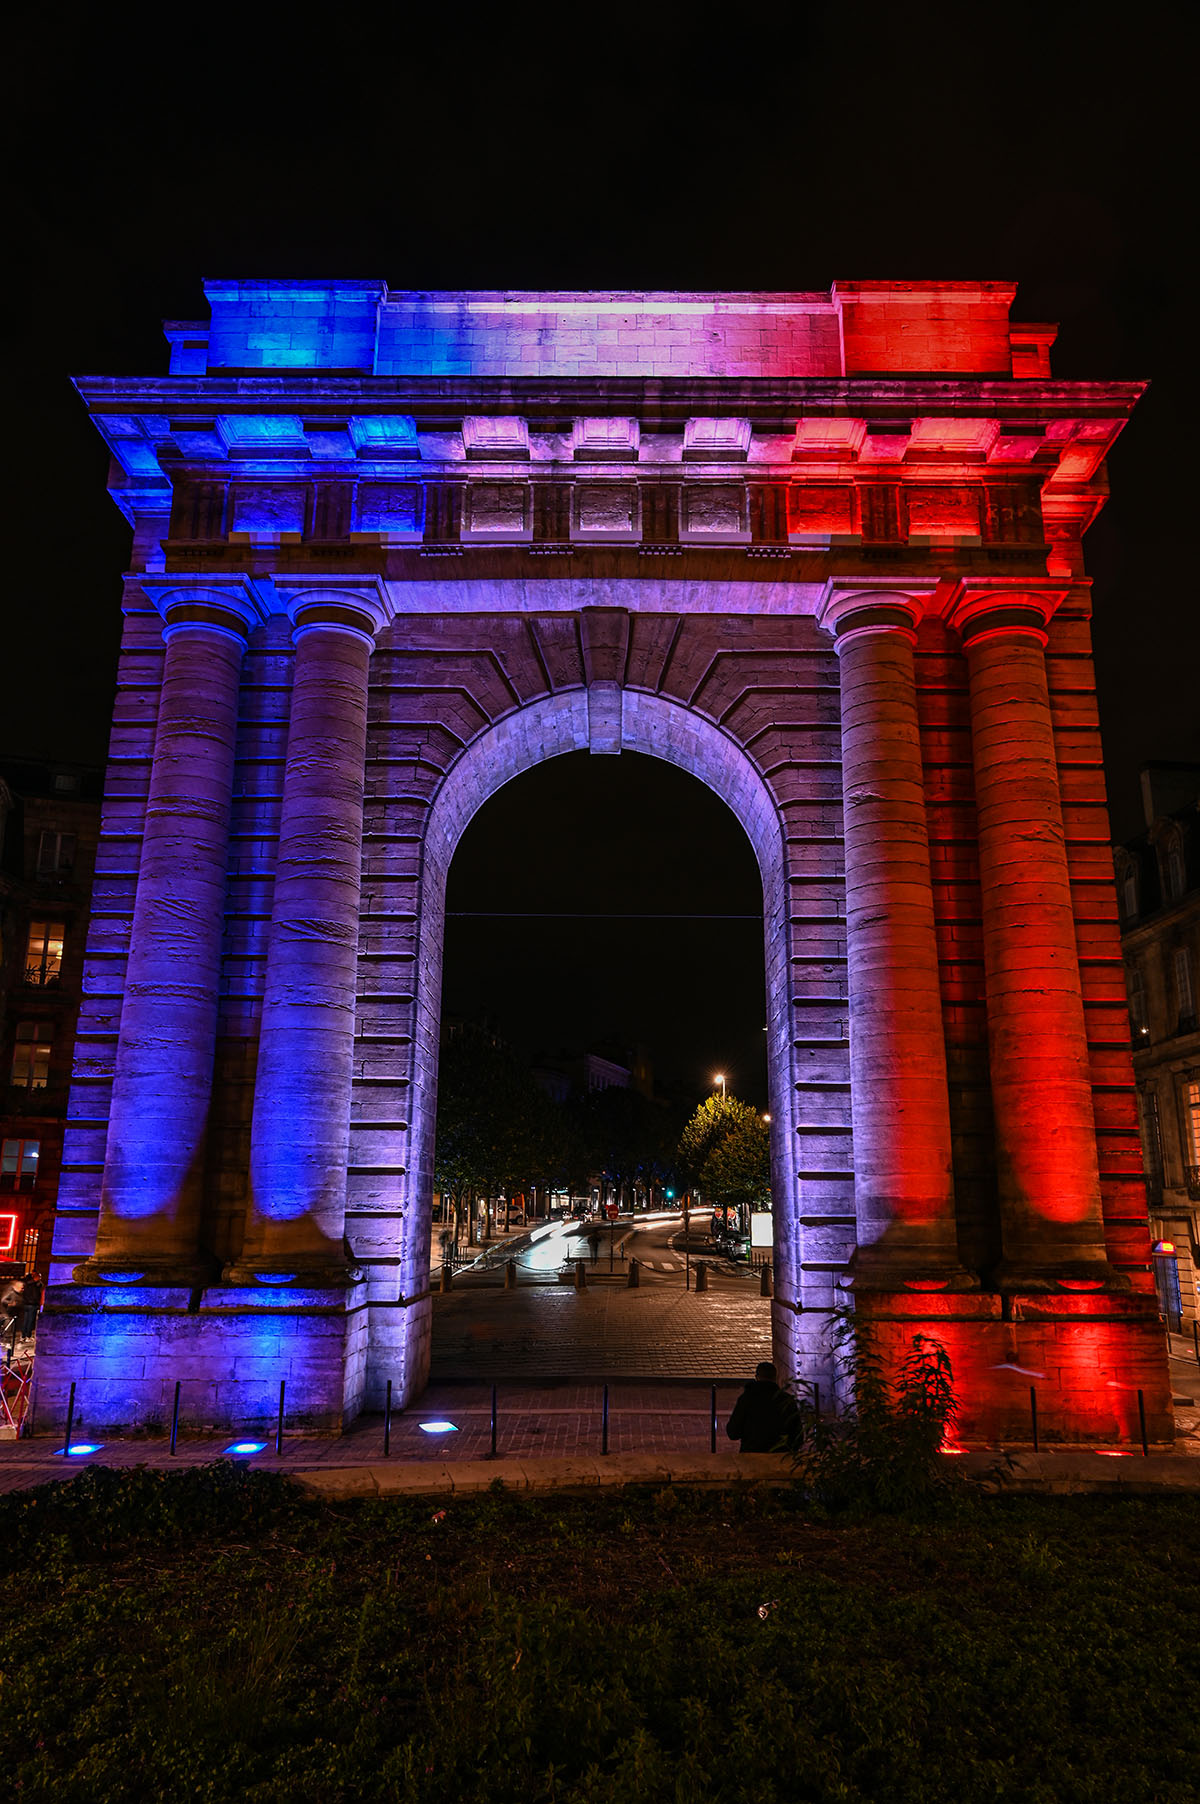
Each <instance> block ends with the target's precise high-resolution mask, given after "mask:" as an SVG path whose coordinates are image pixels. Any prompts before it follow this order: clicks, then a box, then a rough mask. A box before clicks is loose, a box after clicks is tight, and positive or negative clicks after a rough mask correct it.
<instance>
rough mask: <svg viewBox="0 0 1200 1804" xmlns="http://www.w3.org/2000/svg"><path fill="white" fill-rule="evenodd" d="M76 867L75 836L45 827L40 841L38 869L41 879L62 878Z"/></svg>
mask: <svg viewBox="0 0 1200 1804" xmlns="http://www.w3.org/2000/svg"><path fill="white" fill-rule="evenodd" d="M74 865H75V835H74V834H73V833H60V832H59V831H58V830H57V828H55V827H44V828H43V829H42V836H41V838H40V839H39V840H38V857H37V868H38V876H39V877H62V876H65V875H66V874H67V872H68V871H70V870H73V869H74Z"/></svg>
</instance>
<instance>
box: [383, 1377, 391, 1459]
mask: <svg viewBox="0 0 1200 1804" xmlns="http://www.w3.org/2000/svg"><path fill="white" fill-rule="evenodd" d="M391 1451H392V1381H391V1379H390V1378H389V1379H388V1381H387V1397H386V1398H385V1400H384V1405H383V1457H384V1459H387V1458H388V1457H389V1455H390V1454H391Z"/></svg>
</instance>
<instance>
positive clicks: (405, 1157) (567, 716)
mask: <svg viewBox="0 0 1200 1804" xmlns="http://www.w3.org/2000/svg"><path fill="white" fill-rule="evenodd" d="M208 293H209V300H210V304H211V309H212V318H211V321H210V322H205V323H200V324H193V323H188V322H182V323H171V324H169V326H168V329H167V331H168V338H169V339H170V341H171V346H172V352H171V373H170V374H169V375H167V376H160V377H151V378H144V379H137V380H131V379H127V378H89V379H87V380H84V381H82V382H81V383H80V389H81V393H82V394H83V397H84V399H85V401H86V403H87V405H88V407H89V408H90V410H91V412H92V414H93V417H94V419H95V421H96V424H97V427H98V428H99V430H100V431H101V432H102V434H103V435H104V437H105V439H106V441H107V443H108V446H109V449H110V451H111V453H112V456H113V459H114V471H115V472H116V475H115V477H114V483H113V493H114V496H115V498H116V500H117V501H118V503H119V505H120V506H121V507H122V509H123V510H124V511H125V513H126V515H127V517H128V518H129V520H130V522H131V524H132V526H133V529H134V554H133V559H132V569H131V573H130V575H129V576H128V577H127V579H126V587H125V602H124V607H125V634H124V641H123V650H122V660H121V670H120V681H119V690H118V702H117V710H116V715H115V719H114V727H113V739H112V751H111V763H110V767H109V777H108V785H107V797H106V803H105V828H104V837H103V838H102V841H101V847H100V855H99V859H98V864H97V873H98V874H97V884H96V896H95V912H94V915H93V923H92V932H91V939H90V942H89V965H88V978H87V984H86V993H87V1000H86V1002H85V1006H84V1013H83V1015H82V1016H81V1020H80V1048H81V1050H80V1052H79V1054H78V1056H77V1060H76V1068H75V1083H74V1088H73V1091H72V1100H71V1125H70V1128H69V1132H68V1140H67V1147H66V1151H65V1156H64V1166H63V1178H62V1185H61V1189H60V1211H59V1220H58V1227H57V1232H56V1239H55V1249H54V1251H55V1278H56V1280H57V1285H56V1288H55V1289H54V1290H53V1291H52V1293H51V1297H50V1303H49V1307H48V1312H47V1315H46V1318H45V1326H44V1328H43V1331H42V1343H43V1350H42V1354H41V1362H42V1364H41V1384H40V1391H39V1409H40V1411H41V1412H44V1418H45V1419H47V1420H51V1419H53V1417H54V1415H55V1412H56V1411H61V1409H62V1407H63V1406H64V1404H65V1398H66V1394H67V1389H68V1386H69V1384H70V1383H71V1382H72V1381H75V1382H76V1383H77V1385H78V1400H79V1404H80V1406H81V1407H82V1409H83V1411H84V1414H85V1418H86V1419H87V1420H88V1421H89V1423H91V1424H97V1425H98V1424H99V1423H100V1422H103V1421H106V1420H107V1421H112V1422H124V1423H128V1422H130V1421H133V1420H139V1419H144V1418H146V1417H147V1416H151V1415H156V1416H159V1417H162V1416H163V1415H164V1414H165V1413H166V1412H167V1410H168V1409H169V1406H170V1400H171V1396H172V1395H173V1388H174V1383H175V1381H176V1379H178V1380H179V1381H180V1382H181V1383H182V1384H183V1386H184V1391H183V1413H184V1417H185V1419H190V1420H193V1421H202V1420H203V1421H220V1422H228V1423H230V1424H231V1425H233V1424H237V1425H244V1424H246V1423H247V1422H249V1421H250V1420H252V1419H253V1418H254V1417H255V1416H259V1417H263V1416H266V1415H267V1414H268V1413H269V1412H270V1411H271V1410H272V1409H273V1408H274V1405H275V1400H276V1398H277V1395H278V1383H279V1380H280V1378H281V1377H284V1378H286V1380H287V1384H288V1395H289V1407H290V1409H291V1410H292V1411H294V1412H295V1413H296V1415H297V1416H299V1417H302V1418H305V1419H308V1420H310V1421H313V1422H325V1423H330V1422H334V1423H336V1422H338V1421H342V1420H345V1419H347V1418H348V1417H350V1416H352V1415H353V1414H354V1413H355V1412H356V1411H357V1410H358V1409H360V1408H361V1407H362V1406H363V1404H364V1402H367V1403H378V1402H379V1401H380V1400H381V1399H382V1396H383V1393H384V1389H385V1386H386V1385H387V1383H388V1381H389V1380H390V1381H391V1383H392V1387H393V1396H394V1398H395V1399H396V1400H398V1401H406V1400H408V1399H411V1398H413V1397H415V1396H416V1395H418V1394H419V1392H420V1390H421V1388H422V1386H423V1385H424V1383H425V1379H426V1375H427V1371H428V1359H429V1335H430V1322H431V1310H432V1300H431V1297H430V1292H429V1271H428V1248H429V1233H428V1214H429V1206H430V1193H431V1170H432V1147H433V1125H434V1099H435V1096H436V1078H437V1049H438V1039H439V1035H438V1026H439V1023H438V1012H439V1007H440V988H441V960H442V936H443V920H444V902H445V882H446V874H447V871H448V869H449V865H450V860H451V858H452V856H453V853H454V849H455V846H456V844H457V842H458V838H459V835H460V834H461V832H462V830H463V828H464V826H465V824H466V822H467V821H468V820H469V819H470V817H471V815H472V814H473V813H474V811H475V810H476V809H477V808H478V807H479V806H480V804H481V803H482V802H483V801H485V800H486V799H487V797H488V796H489V795H490V794H492V793H494V792H495V790H497V789H498V788H499V787H500V786H501V785H502V784H503V783H505V782H507V781H509V780H510V779H511V778H512V777H515V776H517V775H519V774H520V772H522V771H523V770H527V769H529V768H530V767H531V766H532V765H534V764H537V763H539V762H541V761H543V760H545V759H547V758H551V757H554V756H556V755H558V754H560V753H563V752H568V751H575V750H589V751H591V752H593V753H595V754H597V755H605V756H612V755H616V754H619V753H621V752H622V751H625V750H632V751H637V752H642V753H645V754H648V755H651V756H656V757H660V758H665V759H667V760H669V761H670V762H672V763H675V764H677V765H679V766H680V767H681V768H683V769H685V770H687V771H690V772H691V773H693V774H694V775H695V776H697V777H699V778H700V779H701V780H702V781H704V782H706V783H708V784H709V785H710V786H711V787H712V788H713V789H714V790H716V791H717V793H718V794H720V795H721V796H723V797H724V799H725V800H726V801H727V802H728V803H729V805H730V807H731V808H732V809H733V811H734V812H735V814H736V815H737V817H738V819H739V820H740V821H741V823H742V826H743V827H744V829H745V831H746V833H747V836H748V838H749V839H750V841H751V843H752V845H753V847H754V849H755V852H756V855H757V858H758V862H759V867H760V870H761V873H762V879H763V896H764V917H765V935H766V967H767V986H768V994H767V1020H768V1035H767V1037H768V1044H769V1072H770V1087H771V1114H772V1133H773V1135H774V1142H773V1192H774V1214H775V1221H776V1224H777V1228H776V1231H777V1245H776V1249H775V1262H776V1286H775V1301H774V1305H773V1307H774V1329H775V1346H776V1355H777V1359H778V1362H779V1364H780V1366H781V1368H782V1370H783V1372H784V1373H785V1374H786V1375H787V1376H788V1377H790V1378H807V1379H811V1380H817V1381H819V1382H822V1383H823V1384H828V1383H829V1382H830V1381H831V1373H830V1370H829V1352H828V1326H829V1320H830V1313H831V1311H832V1310H834V1309H835V1308H837V1307H838V1306H839V1304H841V1303H843V1302H844V1301H845V1300H846V1299H847V1298H848V1297H852V1298H853V1299H854V1302H855V1306H856V1308H857V1309H859V1310H860V1311H862V1312H864V1313H866V1314H869V1315H870V1317H871V1318H872V1319H873V1320H874V1321H875V1322H876V1324H877V1326H878V1329H879V1332H880V1334H881V1336H882V1337H883V1340H884V1343H885V1344H886V1345H887V1346H888V1347H889V1348H894V1349H895V1351H896V1352H897V1354H899V1353H900V1352H903V1351H904V1350H906V1349H907V1346H908V1344H909V1342H910V1341H911V1337H912V1335H913V1334H914V1333H918V1332H924V1333H929V1334H933V1335H935V1336H938V1337H940V1338H941V1339H942V1340H943V1341H944V1342H945V1344H946V1345H947V1347H948V1348H949V1350H950V1352H951V1355H952V1358H953V1362H954V1367H955V1371H956V1373H957V1375H958V1384H959V1390H960V1395H961V1402H962V1422H961V1429H960V1432H961V1433H962V1434H963V1435H964V1436H965V1437H967V1438H969V1439H984V1440H993V1439H997V1438H1010V1439H1015V1440H1019V1439H1023V1438H1028V1434H1029V1431H1030V1422H1029V1386H1030V1384H1031V1383H1034V1384H1036V1386H1037V1389H1038V1395H1039V1406H1040V1412H1041V1419H1042V1423H1043V1428H1044V1432H1045V1434H1046V1436H1047V1438H1052V1439H1066V1440H1079V1439H1084V1440H1095V1439H1105V1440H1108V1439H1118V1440H1119V1439H1128V1438H1129V1437H1130V1435H1131V1434H1132V1433H1133V1431H1134V1425H1135V1422H1136V1397H1137V1392H1138V1391H1139V1390H1140V1391H1141V1392H1142V1393H1143V1398H1144V1400H1145V1404H1146V1408H1147V1417H1148V1423H1149V1428H1150V1432H1151V1434H1152V1436H1153V1438H1154V1439H1155V1440H1157V1441H1162V1440H1167V1439H1169V1438H1170V1433H1171V1423H1170V1412H1169V1395H1168V1390H1167V1378H1166V1366H1165V1357H1164V1352H1163V1346H1162V1340H1161V1335H1160V1333H1159V1329H1158V1322H1157V1312H1156V1306H1155V1296H1154V1284H1153V1276H1152V1270H1151V1259H1150V1246H1149V1239H1148V1234H1147V1219H1146V1198H1145V1192H1144V1187H1143V1179H1142V1172H1141V1153H1140V1146H1139V1141H1138V1132H1137V1121H1136V1116H1135V1110H1134V1093H1133V1085H1132V1074H1131V1069H1130V1050H1129V1031H1128V1023H1127V1019H1126V1014H1125V1009H1124V992H1123V984H1122V965H1121V953H1120V946H1119V943H1118V936H1117V918H1116V906H1115V898H1114V894H1113V883H1112V870H1111V864H1110V862H1109V855H1108V845H1109V829H1108V821H1107V813H1106V808H1105V797H1104V785H1103V777H1102V773H1101V763H1100V744H1099V736H1098V728H1097V719H1096V704H1095V693H1094V682H1093V677H1092V668H1091V649H1090V639H1089V615H1090V601H1089V585H1088V579H1087V577H1086V575H1085V572H1084V566H1083V560H1082V553H1081V541H1082V537H1083V534H1084V532H1085V530H1086V528H1087V526H1088V525H1089V524H1090V522H1091V520H1092V519H1093V518H1094V516H1095V515H1096V513H1097V512H1098V510H1099V509H1100V507H1101V506H1102V505H1103V501H1104V498H1105V493H1106V487H1105V472H1104V458H1105V455H1106V453H1107V451H1108V449H1109V447H1110V446H1111V444H1112V443H1113V441H1114V440H1115V438H1116V436H1117V434H1118V433H1119V432H1120V431H1121V429H1122V427H1123V426H1124V423H1125V421H1126V419H1127V418H1128V416H1129V414H1130V412H1131V410H1132V408H1133V406H1134V404H1135V402H1136V400H1137V398H1138V395H1139V393H1140V392H1141V385H1140V384H1138V383H1129V382H1089V383H1063V382H1055V381H1054V380H1052V378H1051V374H1050V365H1049V354H1050V347H1051V345H1052V343H1053V338H1054V331H1053V328H1052V327H1049V326H1042V325H1014V324H1013V323H1012V321H1011V319H1010V309H1011V305H1012V302H1013V298H1014V290H1013V288H1012V287H1011V286H1010V285H1008V284H1004V283H837V284H835V285H834V287H833V288H832V289H831V290H830V291H829V292H828V293H818V294H793V295H785V294H728V295H712V294H594V293H588V294H520V293H505V294H483V293H471V294H414V293H407V292H397V291H390V290H388V289H387V288H386V286H385V285H384V284H382V283H371V282H324V283H322V282H315V283H302V282H291V283H286V282H275V283H273V282H215V283H211V284H209V285H208ZM1030 1374H1034V1376H1032V1377H1031V1376H1030ZM1131 1399H1132V1400H1133V1412H1134V1413H1133V1414H1132V1415H1131V1413H1130V1412H1131V1401H1130V1400H1131Z"/></svg>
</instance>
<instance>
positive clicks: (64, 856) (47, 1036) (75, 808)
mask: <svg viewBox="0 0 1200 1804" xmlns="http://www.w3.org/2000/svg"><path fill="white" fill-rule="evenodd" d="M102 782H103V772H101V771H98V770H92V769H88V768H85V767H83V766H79V765H58V764H55V765H47V764H42V763H38V762H35V761H32V760H29V759H15V758H0V1084H3V1090H2V1091H0V1096H2V1098H3V1101H2V1102H0V1265H3V1264H4V1263H11V1264H20V1265H26V1266H29V1267H31V1268H32V1269H34V1270H36V1271H37V1272H38V1273H39V1275H40V1276H41V1277H43V1278H44V1277H45V1276H46V1274H47V1272H48V1270H49V1263H50V1241H51V1231H52V1228H53V1224H54V1206H55V1198H56V1195H57V1190H58V1176H59V1166H60V1163H61V1160H62V1147H63V1130H64V1126H65V1123H66V1117H67V1095H68V1090H69V1087H70V1080H71V1065H72V1059H73V1055H74V1049H75V1024H76V1019H77V1017H78V1014H79V1006H80V1002H81V999H82V995H83V970H84V946H85V944H86V941H87V930H88V905H89V898H90V892H91V883H92V867H93V865H94V863H95V857H96V844H97V841H98V839H99V837H100V794H101V787H102Z"/></svg>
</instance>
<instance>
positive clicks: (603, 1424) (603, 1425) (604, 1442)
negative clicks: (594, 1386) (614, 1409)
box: [600, 1385, 608, 1453]
mask: <svg viewBox="0 0 1200 1804" xmlns="http://www.w3.org/2000/svg"><path fill="white" fill-rule="evenodd" d="M600 1451H601V1453H607V1452H608V1386H607V1385H605V1387H604V1404H603V1413H602V1415H601V1418H600Z"/></svg>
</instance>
